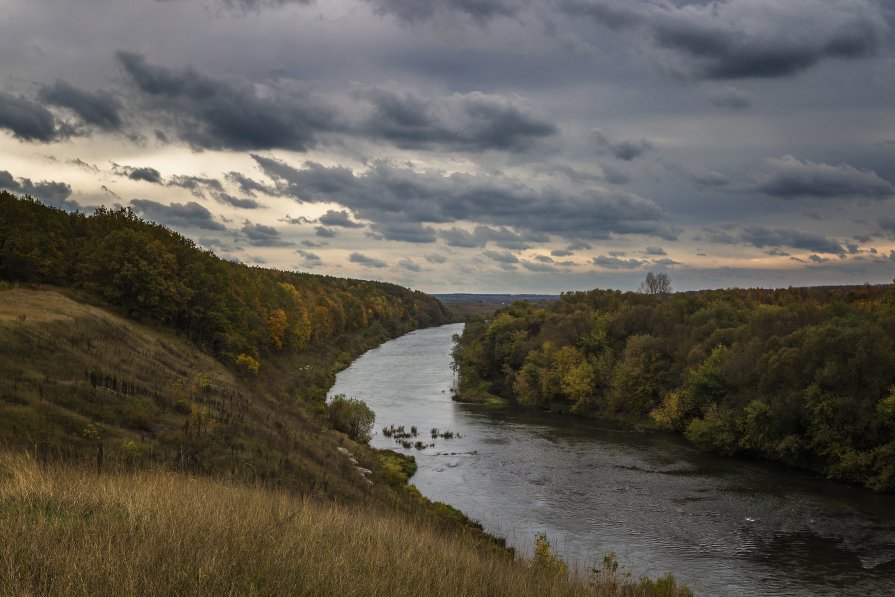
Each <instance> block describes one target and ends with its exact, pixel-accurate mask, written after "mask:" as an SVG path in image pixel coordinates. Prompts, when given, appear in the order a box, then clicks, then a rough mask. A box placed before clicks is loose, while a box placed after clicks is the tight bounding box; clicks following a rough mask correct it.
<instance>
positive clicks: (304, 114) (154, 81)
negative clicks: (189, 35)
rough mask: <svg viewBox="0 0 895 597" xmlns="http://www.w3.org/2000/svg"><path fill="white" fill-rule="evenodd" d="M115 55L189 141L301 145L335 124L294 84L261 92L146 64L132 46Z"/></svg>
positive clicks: (213, 145) (219, 145)
mask: <svg viewBox="0 0 895 597" xmlns="http://www.w3.org/2000/svg"><path fill="white" fill-rule="evenodd" d="M116 56H117V58H118V62H119V63H120V64H121V66H122V67H123V68H124V70H125V72H126V73H127V74H128V76H129V77H130V79H131V81H132V82H133V83H134V84H135V85H136V86H137V89H139V90H140V91H141V92H142V93H143V94H144V96H145V97H146V98H148V99H149V100H150V102H149V105H150V107H152V108H154V109H155V110H157V111H159V112H161V113H162V114H165V115H167V116H168V118H169V120H170V121H171V123H172V125H173V126H174V127H175V128H176V129H177V134H178V136H179V137H180V138H181V139H183V140H184V141H186V142H187V143H189V144H190V145H192V146H194V147H200V148H205V149H235V150H243V149H271V148H282V149H291V150H293V151H306V150H308V149H310V148H312V147H314V146H315V145H316V144H317V134H318V133H320V132H323V131H328V130H332V129H333V127H334V126H335V122H334V119H333V115H332V113H331V111H330V109H329V108H327V107H325V106H324V105H323V104H322V102H318V101H316V100H315V99H314V98H313V97H312V96H311V94H310V93H309V92H308V91H307V90H306V89H304V88H302V87H300V86H297V87H296V86H289V85H286V84H283V85H281V86H274V87H268V88H266V89H264V90H263V92H262V91H261V90H259V88H258V86H255V85H252V84H250V83H248V82H246V81H229V80H223V79H216V78H212V77H208V76H206V75H203V74H200V73H198V72H196V71H195V70H193V69H191V68H187V69H180V70H175V69H169V68H166V67H163V66H156V65H152V64H149V63H148V62H147V61H146V59H145V58H144V57H143V56H141V55H140V54H135V53H132V52H118V53H117V54H116ZM293 83H294V82H293Z"/></svg>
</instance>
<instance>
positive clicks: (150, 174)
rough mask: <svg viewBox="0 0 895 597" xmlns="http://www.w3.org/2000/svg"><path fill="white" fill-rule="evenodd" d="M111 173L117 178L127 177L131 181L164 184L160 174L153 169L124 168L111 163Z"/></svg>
mask: <svg viewBox="0 0 895 597" xmlns="http://www.w3.org/2000/svg"><path fill="white" fill-rule="evenodd" d="M112 172H114V173H115V174H118V175H119V176H127V177H128V178H129V179H131V180H142V181H144V182H151V183H153V184H165V181H164V180H163V179H162V173H161V172H159V171H158V170H156V169H155V168H148V167H135V166H124V165H121V164H114V163H113V164H112Z"/></svg>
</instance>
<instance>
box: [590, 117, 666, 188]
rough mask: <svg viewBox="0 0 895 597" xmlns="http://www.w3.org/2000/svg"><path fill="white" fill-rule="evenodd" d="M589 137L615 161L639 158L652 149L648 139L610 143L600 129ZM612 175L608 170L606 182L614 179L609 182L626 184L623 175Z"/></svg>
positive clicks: (592, 132) (595, 130) (628, 160)
mask: <svg viewBox="0 0 895 597" xmlns="http://www.w3.org/2000/svg"><path fill="white" fill-rule="evenodd" d="M591 135H592V136H593V138H594V140H595V141H596V142H597V144H598V145H599V146H600V147H602V148H604V149H606V150H608V151H609V153H611V154H612V155H613V156H614V157H615V158H616V159H619V160H624V161H626V162H630V161H631V160H633V159H635V158H639V157H640V156H642V155H643V154H644V153H646V152H647V151H649V150H650V149H652V148H653V144H652V142H651V141H649V140H648V139H622V140H621V141H611V140H610V139H609V137H607V136H606V133H604V132H603V131H602V130H600V129H594V130H593V131H591ZM603 172H604V174H605V173H606V170H605V169H604V170H603ZM613 174H614V173H613V172H612V170H611V169H610V173H609V175H608V176H607V180H608V179H609V178H615V179H616V180H615V181H612V180H610V181H609V182H616V183H618V184H623V183H625V182H627V180H626V178H627V177H626V176H624V175H623V174H622V175H621V176H613Z"/></svg>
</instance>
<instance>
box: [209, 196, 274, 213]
mask: <svg viewBox="0 0 895 597" xmlns="http://www.w3.org/2000/svg"><path fill="white" fill-rule="evenodd" d="M215 198H216V199H217V200H218V201H220V202H221V203H226V204H227V205H232V206H233V207H238V208H240V209H260V208H262V207H264V206H263V205H261V204H260V203H258V202H257V201H255V200H254V199H248V198H246V199H240V198H239V197H234V196H233V195H230V194H229V193H218V194H217V195H216V196H215Z"/></svg>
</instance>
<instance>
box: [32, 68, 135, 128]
mask: <svg viewBox="0 0 895 597" xmlns="http://www.w3.org/2000/svg"><path fill="white" fill-rule="evenodd" d="M38 97H39V98H40V100H41V101H42V102H44V103H46V104H50V105H53V106H60V107H62V108H68V109H69V110H71V111H72V112H74V113H75V114H77V115H78V117H79V118H80V119H81V120H83V121H84V122H85V123H87V124H92V125H93V126H96V127H99V128H100V129H102V130H105V131H116V130H118V129H120V128H121V125H122V123H121V115H120V110H121V103H120V102H119V101H118V100H117V99H116V98H115V96H113V95H112V94H110V93H108V92H105V91H97V92H90V91H84V90H83V89H78V88H77V87H75V86H74V85H71V84H70V83H67V82H66V81H63V80H61V79H57V80H56V82H55V83H54V84H53V85H45V86H44V87H42V88H41V90H40V93H39V94H38Z"/></svg>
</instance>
